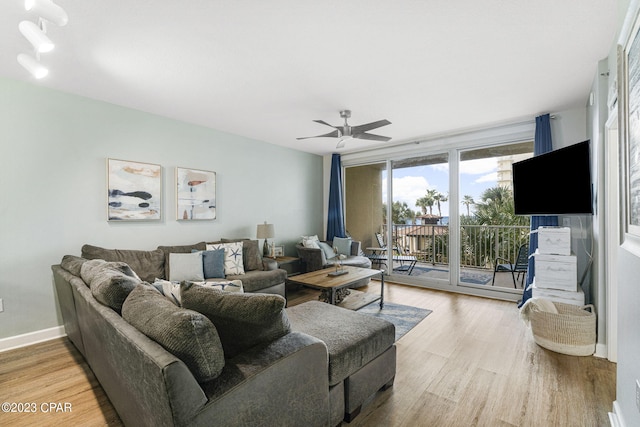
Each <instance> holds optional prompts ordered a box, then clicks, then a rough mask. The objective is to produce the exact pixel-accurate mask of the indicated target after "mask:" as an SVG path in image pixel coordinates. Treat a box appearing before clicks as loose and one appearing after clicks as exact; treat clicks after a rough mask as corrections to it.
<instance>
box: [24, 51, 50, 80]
mask: <svg viewBox="0 0 640 427" xmlns="http://www.w3.org/2000/svg"><path fill="white" fill-rule="evenodd" d="M18 62H19V63H20V65H22V66H23V67H24V68H25V69H26V70H27V71H28V72H30V73H31V74H32V75H33V77H35V78H36V79H41V78H43V77H46V76H47V74H49V70H47V69H46V68H45V67H44V66H43V65H42V64H40V63H39V62H38V61H36V60H35V59H34V58H33V57H31V56H29V55H27V54H26V53H21V54H19V55H18Z"/></svg>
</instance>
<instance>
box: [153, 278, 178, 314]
mask: <svg viewBox="0 0 640 427" xmlns="http://www.w3.org/2000/svg"><path fill="white" fill-rule="evenodd" d="M153 286H154V287H155V288H156V289H157V290H158V292H160V293H161V294H162V295H164V296H165V297H167V298H168V299H169V301H171V302H172V303H174V304H175V305H177V306H178V307H180V306H181V305H182V302H181V301H180V282H170V281H168V280H162V279H156V281H155V282H153Z"/></svg>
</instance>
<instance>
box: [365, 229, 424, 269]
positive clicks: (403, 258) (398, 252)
mask: <svg viewBox="0 0 640 427" xmlns="http://www.w3.org/2000/svg"><path fill="white" fill-rule="evenodd" d="M375 235H376V240H377V241H378V245H379V246H380V248H379V249H374V248H369V249H372V250H373V252H374V253H373V254H370V255H367V257H368V258H369V259H370V260H371V262H372V263H373V264H377V265H378V267H379V268H382V265H383V264H384V265H385V267H386V266H387V261H388V254H387V252H389V251H388V248H387V245H386V244H385V243H384V240H383V238H382V234H380V233H375ZM378 251H379V252H380V253H378ZM391 259H392V260H393V261H395V262H398V263H400V267H398V269H397V271H406V272H407V275H411V273H412V272H413V267H415V266H416V263H417V262H418V259H417V258H416V257H415V256H413V255H405V253H404V250H402V249H401V248H400V247H398V246H394V247H393V250H392V251H391Z"/></svg>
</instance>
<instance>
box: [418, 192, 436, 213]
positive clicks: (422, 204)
mask: <svg viewBox="0 0 640 427" xmlns="http://www.w3.org/2000/svg"><path fill="white" fill-rule="evenodd" d="M433 202H434V200H433V199H432V198H431V199H430V198H429V197H428V196H424V197H420V198H419V199H418V200H416V206H417V207H419V208H420V209H421V210H422V214H423V215H425V214H426V213H427V208H429V209H431V208H432V207H433Z"/></svg>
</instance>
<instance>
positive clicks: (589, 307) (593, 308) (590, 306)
mask: <svg viewBox="0 0 640 427" xmlns="http://www.w3.org/2000/svg"><path fill="white" fill-rule="evenodd" d="M581 308H582V310H587V311H589V312H590V313H595V312H596V308H595V307H594V306H593V304H587V305H583V306H582V307H581Z"/></svg>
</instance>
